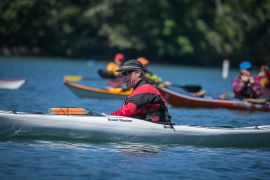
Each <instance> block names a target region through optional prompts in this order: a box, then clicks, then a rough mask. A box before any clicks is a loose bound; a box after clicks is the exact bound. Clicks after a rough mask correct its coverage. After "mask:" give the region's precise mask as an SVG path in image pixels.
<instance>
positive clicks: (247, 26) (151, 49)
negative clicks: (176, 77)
mask: <svg viewBox="0 0 270 180" xmlns="http://www.w3.org/2000/svg"><path fill="white" fill-rule="evenodd" d="M0 12H1V15H0V42H1V43H0V54H1V55H4V56H13V55H18V56H47V57H48V56H49V57H70V58H77V59H80V58H81V59H82V58H83V59H108V58H111V59H112V58H113V55H114V54H115V53H117V52H122V53H124V54H125V55H126V57H128V58H134V57H139V56H145V57H147V58H148V59H150V60H151V61H152V62H159V63H168V64H180V65H197V66H218V65H220V64H221V62H222V61H223V60H224V59H229V60H230V61H231V63H232V65H233V66H237V65H238V64H239V62H240V61H242V60H250V61H251V62H253V63H254V64H256V65H258V66H259V65H261V64H265V63H269V62H270V26H269V25H270V1H267V0H226V1H225V0H224V1H222V0H62V1H60V0H1V1H0Z"/></svg>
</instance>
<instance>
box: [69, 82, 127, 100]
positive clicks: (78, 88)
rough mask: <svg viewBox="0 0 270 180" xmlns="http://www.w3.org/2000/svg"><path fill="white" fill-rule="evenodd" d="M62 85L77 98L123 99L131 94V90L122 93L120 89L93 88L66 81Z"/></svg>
mask: <svg viewBox="0 0 270 180" xmlns="http://www.w3.org/2000/svg"><path fill="white" fill-rule="evenodd" d="M64 84H65V85H66V86H67V87H68V88H69V89H70V90H71V91H72V92H73V93H74V94H75V95H76V96H78V97H79V98H101V99H125V98H126V97H127V96H129V95H130V94H131V92H132V90H127V91H123V89H121V88H112V89H100V88H94V87H90V86H85V85H80V84H75V83H70V82H68V81H65V82H64Z"/></svg>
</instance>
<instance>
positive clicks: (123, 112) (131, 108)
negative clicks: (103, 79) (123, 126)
mask: <svg viewBox="0 0 270 180" xmlns="http://www.w3.org/2000/svg"><path fill="white" fill-rule="evenodd" d="M136 112H137V107H136V105H135V104H133V103H127V104H124V105H123V106H122V107H121V109H119V110H117V111H114V112H112V113H111V115H114V116H127V117H132V116H134V115H135V114H136Z"/></svg>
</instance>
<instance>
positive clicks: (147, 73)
mask: <svg viewBox="0 0 270 180" xmlns="http://www.w3.org/2000/svg"><path fill="white" fill-rule="evenodd" d="M137 60H138V61H139V62H140V63H141V64H142V65H143V67H144V70H145V77H146V79H147V80H149V81H150V82H151V83H154V84H156V85H158V86H159V87H162V88H164V87H168V86H171V85H172V83H171V82H169V81H163V80H162V79H161V78H160V77H158V76H157V75H156V74H154V73H152V72H150V71H149V70H148V69H147V66H148V65H149V64H150V61H149V60H148V59H146V58H145V57H139V58H137Z"/></svg>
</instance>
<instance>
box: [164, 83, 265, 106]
mask: <svg viewBox="0 0 270 180" xmlns="http://www.w3.org/2000/svg"><path fill="white" fill-rule="evenodd" d="M159 91H160V93H161V94H162V95H163V97H164V99H165V100H166V101H167V103H168V104H169V105H171V106H172V107H175V108H211V109H214V108H225V109H231V110H249V111H270V103H269V102H268V104H267V103H250V102H247V101H242V100H222V99H213V98H199V97H193V96H188V95H184V94H179V93H176V92H174V91H171V90H169V89H165V88H160V89H159Z"/></svg>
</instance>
